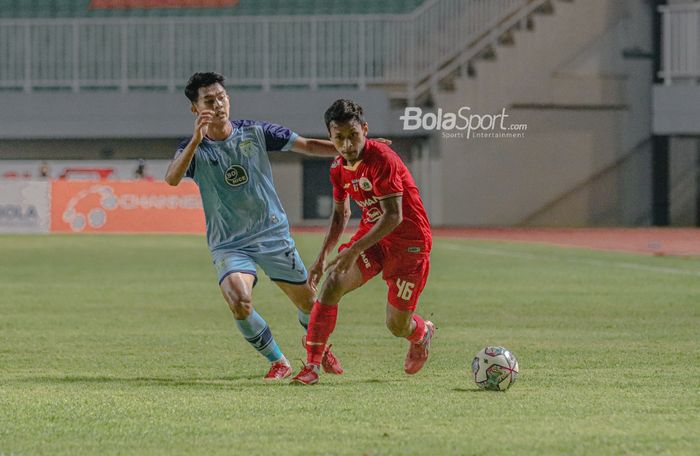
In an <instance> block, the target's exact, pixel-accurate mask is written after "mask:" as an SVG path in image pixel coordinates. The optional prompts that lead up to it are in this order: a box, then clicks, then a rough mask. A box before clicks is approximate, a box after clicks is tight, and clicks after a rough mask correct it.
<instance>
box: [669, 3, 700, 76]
mask: <svg viewBox="0 0 700 456" xmlns="http://www.w3.org/2000/svg"><path fill="white" fill-rule="evenodd" d="M659 11H660V12H661V15H662V18H661V27H662V45H661V55H662V57H661V70H660V71H659V77H660V78H661V79H663V80H664V84H665V85H672V84H673V82H674V80H675V81H679V80H683V81H685V82H686V83H688V82H690V83H693V84H698V83H699V82H700V3H692V4H681V5H668V6H662V7H660V8H659Z"/></svg>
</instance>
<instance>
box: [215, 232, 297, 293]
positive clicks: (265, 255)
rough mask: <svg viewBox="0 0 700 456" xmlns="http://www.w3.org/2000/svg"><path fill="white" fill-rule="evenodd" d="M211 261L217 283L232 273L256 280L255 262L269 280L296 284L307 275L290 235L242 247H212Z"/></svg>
mask: <svg viewBox="0 0 700 456" xmlns="http://www.w3.org/2000/svg"><path fill="white" fill-rule="evenodd" d="M212 260H213V263H214V268H215V269H216V273H217V275H218V277H219V285H221V282H223V281H224V279H225V278H226V276H228V275H230V274H233V273H234V272H244V273H247V274H251V275H254V276H255V282H256V283H257V281H258V274H257V271H256V268H255V265H256V264H257V265H258V266H260V268H261V269H262V270H263V271H265V274H267V276H268V277H269V278H270V279H272V280H274V281H277V282H287V283H292V284H298V285H300V284H303V283H305V282H306V279H307V278H308V273H307V272H306V267H305V266H304V262H303V261H302V260H301V256H299V252H298V251H297V249H296V246H295V244H294V240H293V239H292V238H291V237H289V238H287V239H279V240H270V241H265V242H261V243H257V244H255V245H254V246H249V247H246V248H244V249H219V250H215V251H214V252H212Z"/></svg>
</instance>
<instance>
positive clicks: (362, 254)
mask: <svg viewBox="0 0 700 456" xmlns="http://www.w3.org/2000/svg"><path fill="white" fill-rule="evenodd" d="M360 258H362V264H364V265H365V269H369V268H371V267H372V263H370V262H369V258H367V255H365V252H360Z"/></svg>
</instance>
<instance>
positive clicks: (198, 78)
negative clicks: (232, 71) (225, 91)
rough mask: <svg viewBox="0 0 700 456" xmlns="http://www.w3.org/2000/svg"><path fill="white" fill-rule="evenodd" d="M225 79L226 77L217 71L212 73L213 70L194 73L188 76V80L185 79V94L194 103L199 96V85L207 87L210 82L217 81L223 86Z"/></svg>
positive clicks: (214, 82)
mask: <svg viewBox="0 0 700 456" xmlns="http://www.w3.org/2000/svg"><path fill="white" fill-rule="evenodd" d="M225 80H226V78H224V77H223V76H222V75H220V74H219V73H214V72H213V71H210V72H208V73H195V74H193V75H192V76H190V80H189V81H187V85H186V86H185V96H186V97H187V98H188V99H189V100H190V101H191V102H192V103H195V102H196V101H197V98H198V97H199V88H200V87H207V86H210V85H212V84H216V83H217V82H218V83H219V84H221V87H224V81H225ZM224 88H225V87H224Z"/></svg>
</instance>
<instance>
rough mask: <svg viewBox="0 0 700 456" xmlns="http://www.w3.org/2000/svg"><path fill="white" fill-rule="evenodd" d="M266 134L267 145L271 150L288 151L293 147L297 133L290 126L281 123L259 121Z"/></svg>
mask: <svg viewBox="0 0 700 456" xmlns="http://www.w3.org/2000/svg"><path fill="white" fill-rule="evenodd" d="M258 125H260V126H261V127H262V130H263V134H264V135H265V146H266V148H267V150H269V151H287V150H289V149H291V148H292V145H293V144H294V141H296V139H297V137H298V136H299V135H297V134H296V133H294V132H293V131H292V130H290V129H289V128H286V127H283V126H281V125H277V124H273V123H268V122H259V124H258Z"/></svg>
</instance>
